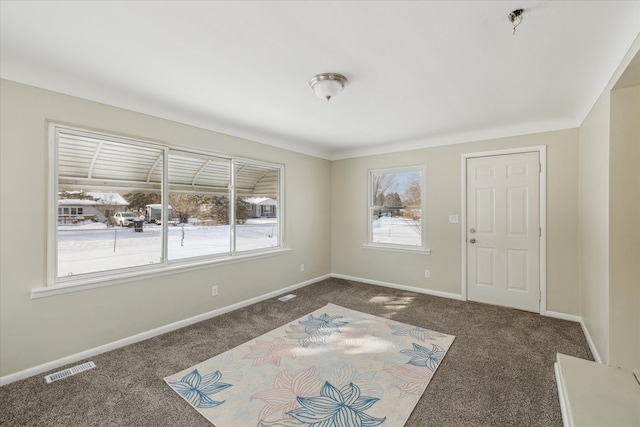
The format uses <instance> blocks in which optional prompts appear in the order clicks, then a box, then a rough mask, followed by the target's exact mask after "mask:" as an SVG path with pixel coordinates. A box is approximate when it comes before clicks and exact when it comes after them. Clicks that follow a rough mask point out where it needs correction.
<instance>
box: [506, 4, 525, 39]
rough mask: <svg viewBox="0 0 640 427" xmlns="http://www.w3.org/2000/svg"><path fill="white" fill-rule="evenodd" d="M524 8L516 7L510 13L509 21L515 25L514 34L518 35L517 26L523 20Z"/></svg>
mask: <svg viewBox="0 0 640 427" xmlns="http://www.w3.org/2000/svg"><path fill="white" fill-rule="evenodd" d="M523 13H524V9H516V10H514V11H513V12H511V13H510V14H509V22H511V25H513V35H514V36H515V35H516V27H517V26H518V25H520V23H521V22H522V14H523Z"/></svg>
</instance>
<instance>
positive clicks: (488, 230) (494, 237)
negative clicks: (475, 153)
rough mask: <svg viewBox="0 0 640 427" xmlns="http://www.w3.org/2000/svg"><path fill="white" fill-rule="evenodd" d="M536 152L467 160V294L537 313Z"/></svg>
mask: <svg viewBox="0 0 640 427" xmlns="http://www.w3.org/2000/svg"><path fill="white" fill-rule="evenodd" d="M539 164H540V163H539V154H538V153H537V152H531V153H519V154H507V155H500V156H488V157H478V158H469V159H467V230H466V232H467V239H466V240H467V296H468V298H469V300H472V301H478V302H485V303H489V304H497V305H504V306H508V307H514V308H518V309H521V310H528V311H534V312H539V311H540V238H539V232H538V230H539V227H540V205H539V203H540V188H539V186H540V184H539V182H540V181H539V173H540V169H539Z"/></svg>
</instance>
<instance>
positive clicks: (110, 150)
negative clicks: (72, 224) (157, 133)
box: [58, 130, 279, 197]
mask: <svg viewBox="0 0 640 427" xmlns="http://www.w3.org/2000/svg"><path fill="white" fill-rule="evenodd" d="M58 141H59V144H58V157H59V158H58V182H59V187H60V189H61V190H62V189H69V190H75V189H78V188H83V189H91V190H99V189H109V190H125V191H154V192H158V191H160V189H161V182H162V166H163V164H162V163H163V162H162V156H163V153H164V151H163V150H162V149H161V148H155V147H152V146H146V145H135V144H127V143H122V142H118V141H117V140H113V139H110V138H106V137H105V138H96V137H95V135H91V134H86V133H83V132H77V131H67V130H61V131H60V134H59V139H58ZM237 165H238V166H237V168H236V182H235V185H236V190H237V192H238V194H239V195H247V196H248V195H251V196H264V197H277V189H278V180H279V177H278V170H277V169H274V168H270V167H268V166H262V165H259V164H255V163H252V162H248V161H246V162H245V161H238V162H237ZM230 171H231V168H230V160H229V159H225V158H222V157H213V156H205V155H198V154H194V153H188V152H182V151H176V150H172V151H170V154H169V174H168V175H169V185H170V187H169V188H170V191H172V192H181V193H203V192H205V193H220V194H226V193H228V188H229V185H230V181H231V178H230Z"/></svg>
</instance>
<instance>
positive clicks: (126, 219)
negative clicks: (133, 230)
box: [113, 212, 136, 227]
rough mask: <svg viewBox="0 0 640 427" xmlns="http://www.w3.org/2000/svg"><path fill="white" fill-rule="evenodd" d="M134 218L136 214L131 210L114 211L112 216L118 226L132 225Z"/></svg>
mask: <svg viewBox="0 0 640 427" xmlns="http://www.w3.org/2000/svg"><path fill="white" fill-rule="evenodd" d="M135 220H136V214H134V213H133V212H116V214H115V215H114V216H113V221H114V222H115V224H116V225H119V226H120V227H133V222H134V221H135Z"/></svg>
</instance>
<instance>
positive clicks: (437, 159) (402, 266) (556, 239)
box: [331, 130, 580, 315]
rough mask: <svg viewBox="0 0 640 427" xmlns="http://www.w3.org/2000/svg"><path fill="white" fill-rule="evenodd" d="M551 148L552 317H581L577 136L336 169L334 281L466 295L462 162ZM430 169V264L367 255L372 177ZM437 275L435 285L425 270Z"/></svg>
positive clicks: (426, 259) (404, 256)
mask: <svg viewBox="0 0 640 427" xmlns="http://www.w3.org/2000/svg"><path fill="white" fill-rule="evenodd" d="M538 145H546V146H547V310H549V311H555V312H560V313H565V314H573V315H578V314H579V313H580V305H579V297H578V295H579V293H578V292H579V288H578V227H577V223H578V210H577V206H578V198H577V194H578V184H577V183H578V181H577V179H578V162H577V154H578V151H577V150H578V133H577V130H565V131H557V132H548V133H541V134H535V135H524V136H519V137H512V138H502V139H497V140H490V141H481V142H474V143H469V144H458V145H451V146H444V147H436V148H427V149H421V150H412V151H405V152H400V153H393V154H385V155H377V156H367V157H358V158H353V159H344V160H339V161H334V162H333V164H332V173H331V181H332V206H333V215H332V222H333V226H332V241H331V248H332V250H331V259H332V270H333V273H336V274H342V275H346V276H354V277H359V278H364V279H369V280H375V281H382V282H388V283H393V284H397V285H404V286H411V287H415V288H420V289H425V290H430V291H439V292H446V293H450V294H457V295H460V294H461V289H462V278H461V274H462V273H461V272H462V265H461V263H462V260H461V258H462V257H461V250H462V248H461V234H460V233H461V229H460V224H449V223H448V215H449V214H451V213H457V214H460V213H461V176H462V175H461V169H460V168H461V155H462V154H463V153H473V152H480V151H488V150H499V149H504V148H515V147H527V146H538ZM416 164H423V165H425V166H426V171H427V172H426V206H427V207H426V211H425V213H424V214H425V217H426V236H427V238H426V244H427V247H428V248H429V249H431V250H432V254H431V255H430V256H426V255H423V254H411V253H401V252H390V251H383V250H371V249H363V248H362V244H363V243H366V242H367V179H368V178H367V171H368V170H369V169H376V168H388V167H395V166H408V165H416ZM425 269H430V270H431V279H425V278H424V270H425Z"/></svg>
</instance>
